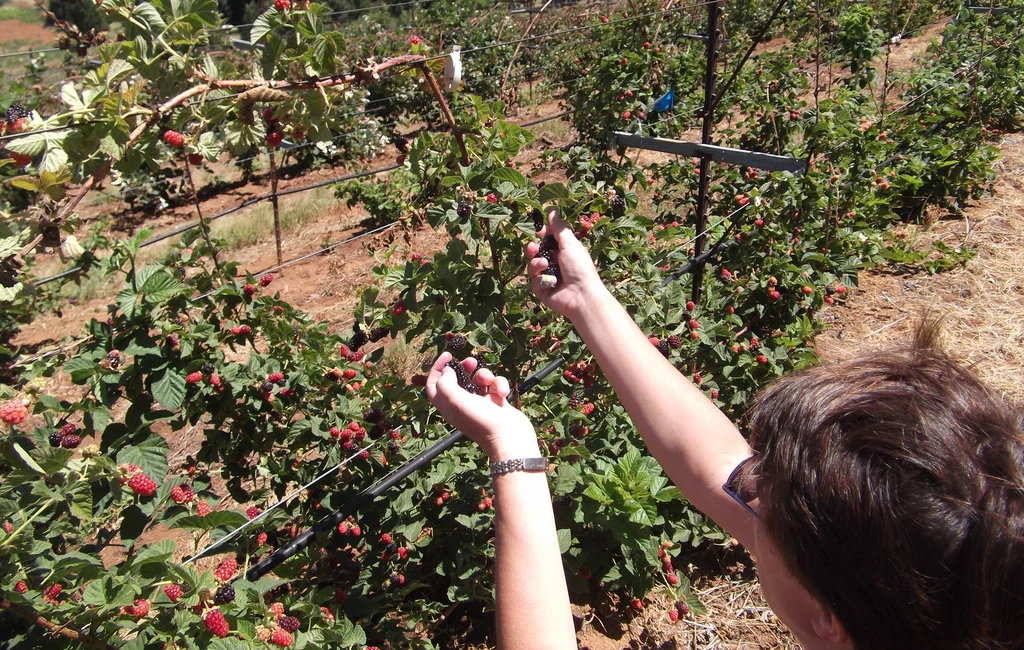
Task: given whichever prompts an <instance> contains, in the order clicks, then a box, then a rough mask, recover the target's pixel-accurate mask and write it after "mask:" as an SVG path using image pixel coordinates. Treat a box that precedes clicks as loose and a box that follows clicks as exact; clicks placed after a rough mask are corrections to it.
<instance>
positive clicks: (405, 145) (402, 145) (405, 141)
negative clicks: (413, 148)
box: [395, 135, 409, 153]
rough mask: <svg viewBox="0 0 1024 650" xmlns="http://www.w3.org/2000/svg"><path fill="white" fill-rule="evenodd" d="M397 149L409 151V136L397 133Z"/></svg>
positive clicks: (404, 151) (401, 151)
mask: <svg viewBox="0 0 1024 650" xmlns="http://www.w3.org/2000/svg"><path fill="white" fill-rule="evenodd" d="M395 149H398V151H399V153H409V138H403V137H402V136H400V135H396V136H395Z"/></svg>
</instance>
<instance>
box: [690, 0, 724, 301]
mask: <svg viewBox="0 0 1024 650" xmlns="http://www.w3.org/2000/svg"><path fill="white" fill-rule="evenodd" d="M721 1H722V0H718V1H717V2H713V3H711V4H709V5H708V28H707V31H706V32H705V33H706V34H707V39H708V40H707V68H705V71H704V109H703V113H704V114H703V124H702V125H701V129H700V141H701V144H711V143H712V142H711V140H712V138H711V131H712V129H713V128H714V126H715V73H716V71H717V69H718V35H719V21H720V20H721ZM710 172H711V156H710V155H708V154H706V153H702V154H701V156H700V180H699V184H698V186H697V232H698V233H700V234H699V235H698V236H697V241H696V242H695V244H694V249H693V253H694V257H695V258H699V257H700V254H701V253H702V252H703V251H704V241H705V239H706V235H705V234H704V229H705V226H706V225H707V220H708V184H709V182H710V175H711V174H710ZM703 280H704V265H703V264H701V265H700V266H698V267H697V268H695V269H694V270H693V285H692V289H691V291H690V296H691V300H693V302H699V301H700V290H701V284H702V283H703Z"/></svg>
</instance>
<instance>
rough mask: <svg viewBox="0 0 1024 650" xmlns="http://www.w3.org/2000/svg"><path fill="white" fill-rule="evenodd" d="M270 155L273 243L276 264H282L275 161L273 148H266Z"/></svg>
mask: <svg viewBox="0 0 1024 650" xmlns="http://www.w3.org/2000/svg"><path fill="white" fill-rule="evenodd" d="M267 153H269V154H270V203H271V205H273V206H274V243H275V244H277V264H278V266H280V265H281V264H282V263H283V262H284V257H282V256H281V211H280V209H279V208H278V205H277V161H276V160H275V159H274V148H273V147H267Z"/></svg>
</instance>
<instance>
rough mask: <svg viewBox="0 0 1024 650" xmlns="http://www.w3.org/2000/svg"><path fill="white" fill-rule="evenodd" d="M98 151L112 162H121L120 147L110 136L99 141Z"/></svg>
mask: <svg viewBox="0 0 1024 650" xmlns="http://www.w3.org/2000/svg"><path fill="white" fill-rule="evenodd" d="M99 150H100V153H104V154H106V155H108V156H110V157H111V158H113V159H114V160H121V147H119V146H117V142H116V141H115V140H114V138H113V136H111V135H110V134H107V135H105V136H103V139H102V140H100V144H99Z"/></svg>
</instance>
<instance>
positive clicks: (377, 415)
mask: <svg viewBox="0 0 1024 650" xmlns="http://www.w3.org/2000/svg"><path fill="white" fill-rule="evenodd" d="M363 419H364V420H366V421H367V422H372V423H374V424H376V423H377V422H381V421H382V420H383V419H384V414H383V413H381V412H380V409H374V408H370V409H366V411H364V412H363Z"/></svg>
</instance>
